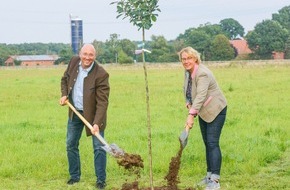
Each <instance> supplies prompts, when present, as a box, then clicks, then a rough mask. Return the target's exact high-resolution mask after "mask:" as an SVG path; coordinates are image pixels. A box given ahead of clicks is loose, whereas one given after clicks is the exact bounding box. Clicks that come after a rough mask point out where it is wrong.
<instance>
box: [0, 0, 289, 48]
mask: <svg viewBox="0 0 290 190" xmlns="http://www.w3.org/2000/svg"><path fill="white" fill-rule="evenodd" d="M113 1H115V0H3V2H1V11H0V23H1V27H0V43H6V44H21V43H37V42H40V43H70V42H71V38H70V32H71V31H70V16H69V15H72V16H74V17H79V18H80V19H82V20H83V40H84V43H91V42H93V41H94V40H98V41H103V42H105V41H106V40H108V39H109V38H110V34H113V33H116V34H118V35H119V39H129V40H131V41H133V40H136V41H140V40H142V31H141V30H139V31H138V28H137V27H136V26H133V24H132V23H130V22H129V20H128V19H125V20H123V19H121V18H118V19H117V18H116V16H117V11H116V10H117V9H116V5H115V4H113V5H110V3H111V2H113ZM158 4H159V8H160V9H161V12H158V13H157V14H158V17H157V21H156V22H155V23H153V26H152V27H151V28H150V29H149V30H146V31H145V38H146V40H150V38H151V36H152V35H155V36H164V37H165V39H166V40H173V39H175V38H177V37H178V35H179V34H182V33H184V32H185V30H186V29H189V28H196V27H198V26H200V25H202V24H206V23H211V24H218V23H219V22H220V21H221V20H223V19H226V18H233V19H235V20H237V21H238V22H239V23H240V24H241V25H242V26H243V27H244V28H245V32H246V33H247V32H248V31H250V30H253V29H254V27H255V25H256V24H257V23H260V22H262V21H263V20H266V19H271V18H272V14H273V13H278V11H279V10H280V9H281V8H283V7H285V6H289V5H290V0H279V1H278V0H243V1H241V0H159V3H158Z"/></svg>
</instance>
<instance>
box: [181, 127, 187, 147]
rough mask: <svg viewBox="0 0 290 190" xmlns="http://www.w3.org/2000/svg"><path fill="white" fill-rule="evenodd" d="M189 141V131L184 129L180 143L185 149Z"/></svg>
mask: <svg viewBox="0 0 290 190" xmlns="http://www.w3.org/2000/svg"><path fill="white" fill-rule="evenodd" d="M187 140H188V131H186V129H184V130H183V131H182V132H181V134H180V136H179V141H180V143H181V145H182V147H183V148H185V146H186V145H187Z"/></svg>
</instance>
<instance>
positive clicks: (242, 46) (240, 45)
mask: <svg viewBox="0 0 290 190" xmlns="http://www.w3.org/2000/svg"><path fill="white" fill-rule="evenodd" d="M230 43H231V44H232V45H233V46H234V47H235V48H236V49H237V51H238V54H239V55H240V54H249V53H252V51H251V50H250V48H249V46H248V42H247V41H246V40H230Z"/></svg>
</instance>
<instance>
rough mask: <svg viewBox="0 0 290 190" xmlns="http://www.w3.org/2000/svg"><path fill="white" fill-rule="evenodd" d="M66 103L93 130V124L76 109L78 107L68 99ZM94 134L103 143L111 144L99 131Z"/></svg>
mask: <svg viewBox="0 0 290 190" xmlns="http://www.w3.org/2000/svg"><path fill="white" fill-rule="evenodd" d="M65 104H67V105H68V106H69V107H70V109H71V110H72V111H73V112H74V113H75V114H76V115H77V116H78V117H79V118H80V119H81V120H82V121H83V122H84V124H85V125H86V126H87V127H88V128H89V129H90V130H93V129H94V128H93V126H92V125H91V124H90V123H89V122H88V121H87V120H86V119H85V118H84V117H83V116H82V114H80V113H79V112H78V111H77V110H76V108H75V107H74V106H73V105H72V104H71V103H70V102H69V101H68V100H66V101H65ZM94 135H95V136H96V137H97V138H98V139H99V140H100V141H101V143H103V145H105V146H109V144H108V143H107V142H106V141H105V139H104V138H103V137H102V136H101V135H100V134H99V133H98V132H96V133H95V134H94Z"/></svg>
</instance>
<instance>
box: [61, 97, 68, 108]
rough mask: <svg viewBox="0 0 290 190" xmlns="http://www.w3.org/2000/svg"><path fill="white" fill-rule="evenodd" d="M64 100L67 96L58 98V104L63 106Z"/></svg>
mask: <svg viewBox="0 0 290 190" xmlns="http://www.w3.org/2000/svg"><path fill="white" fill-rule="evenodd" d="M66 100H67V96H63V97H61V98H60V100H59V105H61V106H64V105H65V101H66Z"/></svg>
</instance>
